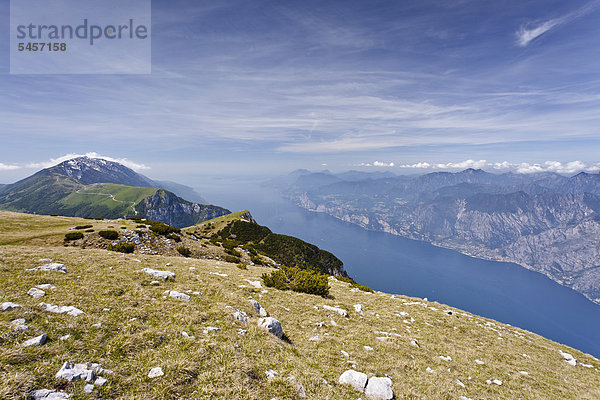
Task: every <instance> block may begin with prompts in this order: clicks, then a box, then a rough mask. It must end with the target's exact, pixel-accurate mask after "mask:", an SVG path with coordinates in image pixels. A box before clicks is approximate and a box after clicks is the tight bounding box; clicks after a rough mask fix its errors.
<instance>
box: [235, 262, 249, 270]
mask: <svg viewBox="0 0 600 400" xmlns="http://www.w3.org/2000/svg"><path fill="white" fill-rule="evenodd" d="M237 267H238V268H239V269H248V266H247V265H246V264H244V263H239V264H238V265H237Z"/></svg>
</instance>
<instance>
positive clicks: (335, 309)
mask: <svg viewBox="0 0 600 400" xmlns="http://www.w3.org/2000/svg"><path fill="white" fill-rule="evenodd" d="M323 308H324V309H325V310H328V311H334V312H336V313H338V314H340V315H341V316H342V317H347V316H348V311H346V310H344V309H342V308H339V307H331V306H328V305H324V306H323Z"/></svg>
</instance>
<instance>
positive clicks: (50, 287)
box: [35, 283, 56, 290]
mask: <svg viewBox="0 0 600 400" xmlns="http://www.w3.org/2000/svg"><path fill="white" fill-rule="evenodd" d="M35 287H36V288H38V289H42V290H54V289H56V286H54V285H51V284H49V283H43V284H41V285H36V286H35Z"/></svg>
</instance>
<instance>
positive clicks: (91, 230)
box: [85, 229, 94, 233]
mask: <svg viewBox="0 0 600 400" xmlns="http://www.w3.org/2000/svg"><path fill="white" fill-rule="evenodd" d="M85 232H87V233H92V232H94V230H93V229H86V230H85Z"/></svg>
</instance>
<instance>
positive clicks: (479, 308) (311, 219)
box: [202, 185, 600, 358]
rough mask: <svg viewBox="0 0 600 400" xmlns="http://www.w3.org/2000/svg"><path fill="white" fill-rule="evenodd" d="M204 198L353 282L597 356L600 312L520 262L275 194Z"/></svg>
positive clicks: (221, 194) (208, 194) (249, 192)
mask: <svg viewBox="0 0 600 400" xmlns="http://www.w3.org/2000/svg"><path fill="white" fill-rule="evenodd" d="M238 188H239V190H238V191H236V192H231V191H229V192H227V191H220V192H216V191H215V192H213V193H211V192H210V191H207V190H204V191H203V192H202V194H203V195H206V197H207V198H209V199H210V201H211V202H212V203H213V204H218V205H220V206H224V207H227V208H229V209H231V210H232V211H237V210H241V209H244V208H247V209H249V210H250V212H251V213H252V215H253V216H254V218H255V219H256V220H257V222H258V223H260V224H262V225H266V226H268V227H269V228H271V230H272V231H274V232H276V233H283V234H287V235H292V236H296V237H298V238H301V239H303V240H306V241H308V242H310V243H313V244H315V245H317V246H319V247H321V248H323V249H325V250H328V251H330V252H332V253H334V254H335V255H336V256H337V257H338V258H340V259H341V260H342V261H343V262H344V266H345V268H346V270H347V271H348V273H349V274H350V276H352V277H353V278H354V279H355V280H356V281H357V282H360V283H362V284H365V285H367V286H370V287H372V288H373V289H376V290H380V291H384V292H387V293H394V294H403V295H407V296H414V297H420V298H424V297H427V298H428V299H429V300H430V301H437V302H439V303H443V304H447V305H450V306H452V307H457V308H460V309H463V310H465V311H469V312H471V313H474V314H477V315H481V316H483V317H487V318H492V319H495V320H498V321H500V322H504V323H507V324H510V325H513V326H518V327H520V328H523V329H526V330H529V331H531V332H534V333H537V334H539V335H542V336H544V337H547V338H549V339H552V340H554V341H556V342H559V343H564V344H566V345H569V346H571V347H574V348H576V349H579V350H581V351H584V352H586V353H589V354H592V355H594V356H596V357H598V358H600V306H598V305H596V304H594V303H592V302H591V301H589V300H588V299H586V298H585V297H584V296H583V295H581V294H579V293H577V292H575V291H574V290H571V289H569V288H566V287H564V286H561V285H559V284H557V283H555V282H554V281H552V280H550V279H548V278H546V277H545V276H543V275H541V274H538V273H536V272H533V271H529V270H527V269H525V268H523V267H521V266H519V265H517V264H512V263H505V262H497V261H487V260H480V259H477V258H473V257H469V256H466V255H463V254H460V253H458V252H456V251H453V250H448V249H443V248H439V247H435V246H433V245H430V244H428V243H425V242H419V241H415V240H411V239H406V238H402V237H399V236H394V235H390V234H386V233H382V232H372V231H367V230H364V229H362V228H360V227H358V226H356V225H352V224H349V223H345V222H343V221H340V220H338V219H335V218H333V217H330V216H328V215H325V214H321V213H314V212H309V211H306V210H304V209H301V208H299V207H296V206H295V205H293V204H292V203H290V202H289V201H287V200H284V199H282V198H281V197H280V196H279V195H278V194H277V193H276V192H275V191H272V190H270V189H265V188H261V190H260V191H256V192H255V189H249V187H248V186H246V187H245V188H244V189H243V190H242V189H241V187H240V186H239V185H238Z"/></svg>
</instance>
